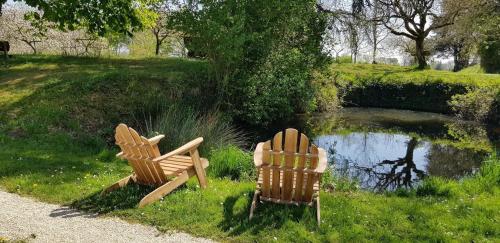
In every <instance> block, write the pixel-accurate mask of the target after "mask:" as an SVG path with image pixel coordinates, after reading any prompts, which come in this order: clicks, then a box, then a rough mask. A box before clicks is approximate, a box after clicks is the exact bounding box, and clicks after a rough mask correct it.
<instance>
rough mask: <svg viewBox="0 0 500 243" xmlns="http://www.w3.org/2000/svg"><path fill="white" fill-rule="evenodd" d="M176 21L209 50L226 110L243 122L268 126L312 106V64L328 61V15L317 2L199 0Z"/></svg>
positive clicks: (201, 49) (195, 48)
mask: <svg viewBox="0 0 500 243" xmlns="http://www.w3.org/2000/svg"><path fill="white" fill-rule="evenodd" d="M199 5H200V8H192V9H191V8H186V9H185V10H184V11H178V12H176V13H175V14H174V15H173V17H172V23H173V25H174V27H175V28H176V29H178V30H179V31H181V32H183V33H186V34H187V35H188V36H190V37H191V38H190V41H189V48H190V51H191V52H194V53H204V56H206V58H207V60H208V61H209V63H210V64H211V65H212V67H213V71H214V72H213V73H214V76H215V77H216V80H217V87H215V89H214V90H215V91H216V93H217V94H218V95H219V97H220V99H221V101H222V105H224V107H223V108H225V109H227V110H228V111H230V112H231V113H232V115H233V116H234V117H236V118H237V119H238V120H240V121H241V122H243V123H246V124H250V125H263V124H264V125H265V124H270V123H274V122H281V121H283V120H290V119H291V118H292V117H293V114H294V113H297V112H305V111H311V110H312V109H313V108H314V106H313V103H312V98H313V89H312V87H311V85H310V80H311V70H312V69H313V68H314V67H317V66H321V65H322V64H323V63H324V60H326V57H325V56H324V55H323V54H322V52H321V50H322V45H321V41H322V36H323V32H324V31H325V25H326V15H325V14H322V13H318V12H317V9H316V1H315V0H306V1H296V0H282V1H267V0H244V1H241V0H227V1H202V2H201V3H200V4H199Z"/></svg>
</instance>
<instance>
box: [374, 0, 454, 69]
mask: <svg viewBox="0 0 500 243" xmlns="http://www.w3.org/2000/svg"><path fill="white" fill-rule="evenodd" d="M375 1H377V2H378V4H380V6H381V7H382V9H383V11H384V14H383V17H382V18H381V19H380V21H382V23H383V24H384V26H385V27H386V28H387V29H388V30H389V31H390V32H391V33H392V34H394V35H398V36H404V37H406V38H409V39H411V40H413V41H414V43H415V55H416V59H417V62H418V68H419V69H424V68H425V67H427V61H426V57H425V56H426V55H425V49H424V41H425V39H426V38H427V36H429V34H430V33H431V31H434V30H437V29H439V28H443V27H445V26H448V25H451V24H453V21H454V20H455V17H456V16H457V14H458V11H454V12H445V13H443V12H442V9H441V7H442V6H440V5H441V4H440V3H442V2H438V1H439V0H375ZM397 25H402V28H399V26H397Z"/></svg>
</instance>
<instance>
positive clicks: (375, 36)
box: [366, 0, 388, 64]
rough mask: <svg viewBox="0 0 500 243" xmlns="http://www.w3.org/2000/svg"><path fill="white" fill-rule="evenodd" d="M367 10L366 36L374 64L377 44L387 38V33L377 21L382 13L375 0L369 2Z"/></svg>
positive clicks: (377, 48)
mask: <svg viewBox="0 0 500 243" xmlns="http://www.w3.org/2000/svg"><path fill="white" fill-rule="evenodd" d="M368 11H369V12H368V14H367V18H368V22H369V23H368V25H367V28H366V37H367V41H368V43H369V44H370V45H371V46H372V63H373V64H376V63H377V53H378V50H379V46H380V44H381V43H382V41H384V40H385V39H386V38H387V36H388V33H387V31H386V29H385V28H383V27H382V25H383V24H382V23H381V22H380V21H379V19H380V18H381V17H382V14H383V11H382V8H381V7H380V4H379V2H378V1H376V0H373V2H370V5H369V6H368Z"/></svg>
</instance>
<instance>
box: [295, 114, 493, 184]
mask: <svg viewBox="0 0 500 243" xmlns="http://www.w3.org/2000/svg"><path fill="white" fill-rule="evenodd" d="M289 126H295V127H297V128H298V129H299V130H301V131H304V132H305V133H306V134H307V135H308V136H309V137H311V138H313V141H314V143H315V144H316V145H318V146H319V147H322V148H324V149H325V150H326V151H327V152H328V160H329V164H330V168H331V169H332V170H333V172H334V174H335V175H336V176H339V177H342V178H347V179H349V180H352V181H356V182H357V184H359V186H360V187H361V188H364V189H368V190H374V191H384V190H395V189H397V188H400V187H402V188H413V187H415V186H416V185H417V184H418V183H419V182H420V181H421V180H422V179H423V178H425V177H427V176H440V177H445V178H451V179H459V178H462V177H464V176H467V175H471V174H473V173H475V172H476V171H477V170H478V169H479V168H480V166H481V163H482V161H483V160H484V159H485V158H486V157H487V156H488V155H489V154H490V153H491V152H492V151H494V150H495V148H498V141H499V140H498V129H492V128H487V127H484V126H482V125H480V124H477V123H472V122H464V121H458V120H456V119H455V118H453V117H450V116H445V115H440V114H435V113H427V112H414V111H405V110H390V109H377V108H344V109H342V110H341V111H339V112H337V113H335V114H316V115H313V116H310V117H300V118H299V121H298V122H295V123H294V124H293V125H289ZM495 131H496V132H495Z"/></svg>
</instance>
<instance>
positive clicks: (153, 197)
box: [138, 171, 189, 208]
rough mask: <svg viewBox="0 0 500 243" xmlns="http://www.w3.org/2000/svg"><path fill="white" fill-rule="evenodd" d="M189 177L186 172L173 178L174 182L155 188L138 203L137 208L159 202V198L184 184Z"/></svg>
mask: <svg viewBox="0 0 500 243" xmlns="http://www.w3.org/2000/svg"><path fill="white" fill-rule="evenodd" d="M188 179H189V175H188V172H187V171H184V172H182V173H181V174H179V175H178V176H177V177H175V179H174V180H172V181H170V182H168V183H166V184H164V185H162V186H160V187H158V188H156V189H155V190H154V191H152V192H151V193H149V194H148V195H146V196H145V197H144V198H142V200H141V201H140V202H139V206H138V207H139V208H142V207H144V206H146V205H148V204H150V203H153V202H155V201H157V200H160V198H162V197H164V196H165V195H167V194H169V193H170V192H172V191H173V190H175V188H177V187H179V186H180V185H182V184H184V183H186V181H188Z"/></svg>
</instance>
